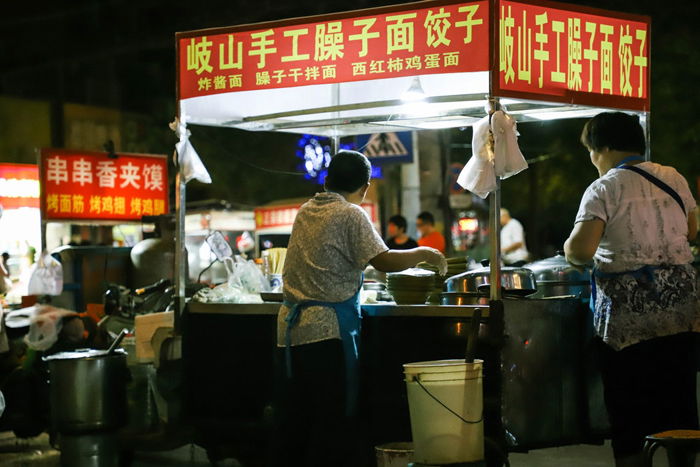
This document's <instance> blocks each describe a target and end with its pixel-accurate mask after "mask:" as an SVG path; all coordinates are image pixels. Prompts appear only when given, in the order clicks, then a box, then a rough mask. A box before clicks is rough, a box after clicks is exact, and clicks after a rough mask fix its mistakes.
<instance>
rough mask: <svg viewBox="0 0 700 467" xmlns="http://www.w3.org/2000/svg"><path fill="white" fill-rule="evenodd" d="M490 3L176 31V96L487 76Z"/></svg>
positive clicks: (440, 5) (351, 13)
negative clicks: (436, 75)
mask: <svg viewBox="0 0 700 467" xmlns="http://www.w3.org/2000/svg"><path fill="white" fill-rule="evenodd" d="M488 5H489V2H488V1H479V2H470V3H453V4H450V3H449V2H439V3H436V5H435V6H434V7H431V8H422V9H412V10H405V9H404V10H401V9H399V8H397V7H388V8H378V9H375V10H368V11H366V12H350V13H344V14H338V15H331V16H326V17H323V19H322V20H321V21H316V22H312V23H307V24H301V23H300V22H299V20H290V21H286V22H282V23H280V22H277V23H267V24H256V25H254V26H239V27H233V28H226V29H220V30H207V31H194V32H189V33H179V34H178V35H177V45H178V61H179V64H178V72H179V77H178V97H179V98H180V99H187V98H190V97H197V96H205V95H210V94H218V93H224V92H234V91H248V90H260V89H271V88H283V87H291V86H305V85H311V84H327V83H339V82H349V81H362V80H371V79H379V78H394V77H400V76H413V75H422V74H434V73H456V72H469V71H486V70H488V37H489V35H488V23H489V7H488ZM404 8H405V7H404ZM370 12H375V14H369V13H370ZM362 13H367V14H366V15H365V16H352V15H358V14H362Z"/></svg>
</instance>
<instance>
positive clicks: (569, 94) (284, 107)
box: [176, 0, 651, 306]
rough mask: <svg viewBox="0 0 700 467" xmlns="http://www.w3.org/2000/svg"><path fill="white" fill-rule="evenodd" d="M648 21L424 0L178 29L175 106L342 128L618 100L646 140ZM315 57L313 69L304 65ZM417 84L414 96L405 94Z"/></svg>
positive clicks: (203, 116) (331, 132)
mask: <svg viewBox="0 0 700 467" xmlns="http://www.w3.org/2000/svg"><path fill="white" fill-rule="evenodd" d="M407 23H410V24H411V26H410V27H409V26H407ZM373 28H375V29H373ZM650 30H651V18H650V17H648V16H642V15H634V14H626V13H620V12H614V11H608V10H600V9H594V8H589V7H584V6H579V5H571V4H565V3H556V2H549V1H533V0H520V1H510V0H480V1H466V2H465V1H462V2H460V1H454V0H431V1H424V2H416V3H407V4H400V5H392V6H386V7H379V8H372V9H366V10H356V11H348V12H342V13H334V14H328V15H319V16H311V17H301V18H293V19H288V20H283V21H274V22H265V23H256V24H248V25H239V26H231V27H223V28H214V29H205V30H196V31H187V32H179V33H177V34H176V47H177V55H176V57H177V100H178V105H177V109H178V118H179V119H180V121H181V122H183V123H185V124H186V125H206V126H217V127H229V128H238V129H243V130H248V131H281V132H290V133H301V134H309V133H310V134H316V135H319V136H328V137H332V138H335V139H337V138H339V137H341V136H349V135H357V134H368V133H378V132H390V131H406V130H422V129H441V128H455V127H465V126H470V125H472V124H474V123H475V122H477V121H478V120H479V119H481V118H483V117H484V116H485V115H487V113H488V112H491V111H493V110H494V106H499V105H500V106H505V107H506V108H507V111H508V113H509V114H510V115H512V116H513V117H514V118H516V119H517V120H518V121H520V122H526V121H542V120H553V119H561V118H585V117H590V116H593V115H595V114H597V113H599V112H601V111H604V110H622V111H628V112H636V113H639V114H640V116H641V118H642V123H643V125H644V126H645V128H646V129H647V139H648V135H649V131H648V130H649V118H648V113H649V112H650V89H649V83H650V46H649V44H650ZM381 33H384V36H382V35H381ZM409 34H412V36H411V37H410V39H411V40H410V41H409V40H408V39H407V38H408V37H409ZM314 37H315V39H314ZM413 38H417V39H419V40H417V41H416V42H413ZM353 41H354V42H353ZM371 41H375V42H371ZM376 41H379V42H376ZM409 42H410V44H409ZM370 43H372V44H374V45H373V46H372V47H369V46H368V44H370ZM377 44H379V45H377ZM397 44H398V45H397ZM384 45H386V47H384ZM338 46H342V47H340V48H339V47H338ZM304 47H306V48H304ZM373 47H374V48H373ZM401 47H403V49H402V48H401ZM375 49H376V50H375ZM379 49H381V50H379ZM409 49H410V50H409ZM312 51H313V54H312V53H311V52H312ZM339 51H340V52H342V53H339ZM408 52H410V53H408ZM421 54H422V55H421ZM312 56H313V59H312ZM397 57H398V58H399V59H400V60H398V61H397V60H396V59H397ZM415 57H418V58H417V59H416V58H415ZM436 57H437V59H438V62H436V61H435V60H436ZM392 60H394V61H393V62H392ZM419 62H420V67H419V66H418V64H419ZM390 63H394V68H393V71H391V72H389V68H388V66H389V64H390ZM436 63H437V65H436ZM409 64H412V65H413V66H412V67H409ZM382 65H384V66H385V68H382ZM324 66H325V67H327V68H323V67H324ZM304 67H305V68H304ZM314 67H318V70H317V71H318V72H319V73H320V75H318V76H317V77H316V78H313V77H314V76H316V75H314V74H313V73H312V74H311V75H307V74H305V73H306V72H307V71H306V70H311V71H313V70H314ZM328 67H330V68H328ZM372 67H374V68H372ZM295 69H298V70H297V71H294V70H295ZM299 70H303V72H302V71H299ZM324 70H333V72H332V73H330V72H329V73H328V75H326V74H324ZM358 70H359V71H358ZM372 70H374V72H375V73H374V76H372V78H375V79H368V77H369V76H370V75H371V72H372ZM363 73H364V74H363ZM309 76H311V78H309ZM305 80H306V81H305ZM416 88H417V89H418V90H419V91H420V94H422V95H421V96H420V97H421V98H420V99H419V100H413V99H407V98H406V95H407V92H408V91H410V90H415V89H416ZM647 147H648V146H647ZM647 156H648V153H647ZM181 180H182V177H179V178H178V180H177V181H176V183H178V193H179V197H178V201H179V202H177V203H176V209H179V207H180V206H184V196H185V190H184V184H181ZM499 183H500V180H499ZM498 191H499V190H497V191H496V192H495V194H494V196H491V197H490V198H491V200H490V201H491V206H490V211H491V213H490V224H491V229H490V230H491V231H492V235H494V236H495V238H493V240H495V242H497V241H498V230H499V228H500V226H499V223H498V221H497V215H496V213H497V212H498V209H499V207H500V199H499V198H500V196H499V192H498ZM178 234H182V232H180V229H178ZM495 242H494V241H492V245H494V246H495V247H496V248H493V250H494V251H493V252H492V258H491V259H492V264H496V265H497V264H499V263H500V251H498V248H497V243H495ZM180 269H181V274H180V275H182V277H183V279H182V280H183V281H184V267H183V265H182V264H181V265H180ZM492 269H495V274H496V276H494V277H492V283H494V284H498V283H500V280H499V276H498V266H496V267H495V268H492ZM494 289H497V288H495V287H494ZM499 292H500V289H499V290H492V298H500V295H499ZM178 295H179V296H181V297H184V282H183V283H181V284H180V285H179V286H178ZM183 300H184V298H183ZM183 306H184V305H183Z"/></svg>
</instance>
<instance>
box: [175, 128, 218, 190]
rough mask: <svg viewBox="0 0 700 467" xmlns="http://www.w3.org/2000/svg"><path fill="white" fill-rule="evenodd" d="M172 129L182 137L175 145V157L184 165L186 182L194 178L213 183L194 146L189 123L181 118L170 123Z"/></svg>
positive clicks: (183, 170) (183, 172) (183, 171)
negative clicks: (188, 127)
mask: <svg viewBox="0 0 700 467" xmlns="http://www.w3.org/2000/svg"><path fill="white" fill-rule="evenodd" d="M169 126H170V129H171V130H173V131H174V132H175V134H176V135H177V137H178V138H179V139H180V141H178V143H177V144H176V145H175V154H174V159H175V160H176V162H177V163H178V164H179V165H180V166H182V174H183V177H184V179H185V183H187V182H189V181H190V180H192V179H195V180H198V181H200V182H202V183H211V176H210V175H209V172H208V171H207V169H206V167H204V163H203V162H202V160H201V159H200V158H199V154H197V150H196V149H195V148H194V146H192V143H191V142H190V136H191V134H192V133H191V132H190V130H188V129H187V125H186V124H185V122H184V121H181V120H180V119H179V118H175V120H174V121H173V122H172V123H170V125H169Z"/></svg>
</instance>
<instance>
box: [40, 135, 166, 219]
mask: <svg viewBox="0 0 700 467" xmlns="http://www.w3.org/2000/svg"><path fill="white" fill-rule="evenodd" d="M40 168H41V187H42V198H41V208H42V215H43V217H44V219H46V220H69V219H70V220H108V221H135V220H140V219H141V217H142V216H155V215H159V214H167V213H168V212H169V209H168V164H167V159H166V157H165V156H160V155H145V154H125V153H120V154H119V155H118V156H117V157H116V158H110V157H108V156H107V153H102V152H85V151H70V150H60V149H43V150H42V151H41V164H40Z"/></svg>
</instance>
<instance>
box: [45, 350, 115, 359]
mask: <svg viewBox="0 0 700 467" xmlns="http://www.w3.org/2000/svg"><path fill="white" fill-rule="evenodd" d="M126 354H127V352H126V350H124V349H122V348H117V349H115V350H114V352H113V354H112V355H110V356H114V355H117V356H122V355H126ZM106 356H108V355H107V350H98V349H76V350H70V351H66V352H59V353H55V354H53V355H48V356H46V357H44V358H43V360H44V361H50V360H79V359H81V358H99V357H106Z"/></svg>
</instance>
